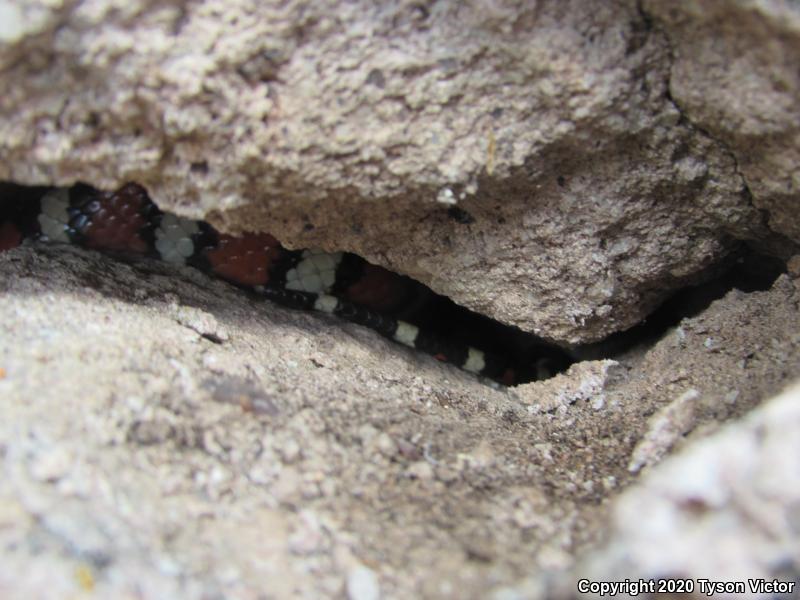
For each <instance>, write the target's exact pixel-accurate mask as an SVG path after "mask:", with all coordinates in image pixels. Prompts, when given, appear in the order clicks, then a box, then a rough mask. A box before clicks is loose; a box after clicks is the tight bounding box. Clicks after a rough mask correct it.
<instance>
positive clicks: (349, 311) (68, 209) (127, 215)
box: [0, 183, 537, 385]
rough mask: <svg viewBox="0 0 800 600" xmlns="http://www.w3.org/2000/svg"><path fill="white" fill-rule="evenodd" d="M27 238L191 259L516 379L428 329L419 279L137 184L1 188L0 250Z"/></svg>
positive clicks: (426, 295)
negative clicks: (181, 211) (294, 244)
mask: <svg viewBox="0 0 800 600" xmlns="http://www.w3.org/2000/svg"><path fill="white" fill-rule="evenodd" d="M29 238H30V239H37V240H43V241H50V242H61V243H69V244H76V245H79V246H82V247H84V248H89V249H93V250H97V251H101V252H106V253H112V254H115V255H131V256H145V257H152V258H155V259H159V260H163V261H167V262H170V263H176V264H186V265H190V266H193V267H196V268H198V269H200V270H202V271H204V272H206V273H208V274H210V275H212V276H216V277H220V278H222V279H225V280H227V281H228V282H230V283H232V284H234V285H236V286H238V287H241V288H245V289H247V290H249V291H250V292H252V293H254V294H257V295H258V296H260V297H263V298H266V299H269V300H271V301H274V302H276V303H278V304H281V305H284V306H288V307H292V308H296V309H303V310H315V311H319V312H323V313H328V314H333V315H336V316H337V317H340V318H342V319H345V320H347V321H350V322H353V323H357V324H359V325H363V326H366V327H369V328H371V329H373V330H375V331H377V332H378V333H380V334H381V335H383V336H385V337H387V338H389V339H392V340H394V341H395V342H398V343H400V344H403V345H405V346H409V347H412V348H415V349H417V350H420V351H423V352H425V353H427V354H430V355H432V356H433V357H435V358H436V359H438V360H440V361H443V362H448V363H451V364H453V365H456V366H457V367H460V368H462V369H464V370H466V371H469V372H471V373H475V374H477V375H480V376H483V377H488V378H490V379H492V380H494V381H497V382H500V383H503V384H506V385H511V384H514V383H517V382H518V381H519V380H520V378H519V369H518V368H517V367H515V365H514V364H513V361H511V360H509V359H508V358H507V357H504V356H501V355H500V354H498V353H494V352H488V351H484V350H481V349H478V348H476V347H474V346H472V345H469V344H465V343H463V342H460V341H457V340H452V339H448V337H447V336H443V335H441V334H438V333H435V332H432V331H430V330H429V329H428V328H427V327H426V326H425V319H424V318H420V315H424V314H425V311H426V310H427V309H428V306H429V305H430V302H431V298H434V297H435V295H434V294H433V293H432V292H431V291H430V290H429V289H428V288H426V287H425V286H423V285H422V284H420V283H418V282H416V281H414V280H412V279H410V278H408V277H405V276H402V275H398V274H397V273H393V272H392V271H389V270H387V269H384V268H383V267H380V266H377V265H373V264H371V263H369V262H367V261H366V260H364V259H363V258H361V257H359V256H357V255H355V254H351V253H347V252H325V251H322V250H314V249H306V250H289V249H287V248H285V247H283V246H282V245H281V244H280V242H278V240H277V239H276V238H275V237H273V236H272V235H269V234H267V233H245V234H243V235H239V236H232V235H228V234H225V233H221V232H219V231H217V230H216V229H214V227H212V226H211V225H209V224H208V223H205V222H203V221H195V220H191V219H186V218H183V217H179V216H176V215H173V214H170V213H166V212H162V211H161V210H159V208H158V207H157V206H156V204H155V203H154V202H153V201H152V200H151V199H150V197H149V195H148V194H147V191H146V190H145V189H144V188H143V187H142V186H140V185H138V184H135V183H128V184H126V185H124V186H122V187H121V188H120V189H118V190H116V191H113V192H103V191H100V190H97V189H94V188H92V187H90V186H86V185H76V186H73V187H71V188H49V189H45V190H43V192H42V193H41V195H39V196H38V197H34V198H30V197H26V198H21V197H20V198H16V197H14V195H13V194H8V193H2V194H0V251H4V250H9V249H11V248H14V247H15V246H18V245H20V244H21V243H22V242H23V241H24V240H25V239H29ZM535 378H537V377H535V376H533V377H532V376H530V375H527V376H525V377H524V380H530V379H535Z"/></svg>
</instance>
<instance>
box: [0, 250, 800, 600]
mask: <svg viewBox="0 0 800 600" xmlns="http://www.w3.org/2000/svg"><path fill="white" fill-rule="evenodd" d="M0 294H1V295H2V302H0V369H2V375H0V398H2V402H0V447H2V448H3V460H2V462H0V468H1V469H2V473H0V475H2V477H1V478H2V481H3V486H2V487H0V525H2V527H0V548H3V550H2V560H3V564H5V565H7V568H6V569H0V589H3V590H4V597H8V598H11V599H14V598H29V597H33V596H35V597H42V598H63V597H68V596H75V595H80V594H84V593H88V591H89V590H92V591H93V592H94V593H95V594H98V595H101V596H103V597H125V596H128V595H137V596H138V597H142V598H148V599H149V598H163V597H178V596H180V597H183V598H201V597H208V594H209V593H210V591H213V592H215V593H219V594H225V595H232V596H236V597H242V598H255V597H258V596H259V595H262V594H263V592H264V586H265V582H269V586H270V592H271V593H273V594H274V595H275V596H277V597H287V596H295V597H309V598H312V597H314V598H317V597H342V595H343V594H345V593H349V594H351V595H352V594H355V595H361V594H364V595H365V596H369V595H372V594H374V593H375V590H376V588H375V585H374V584H375V583H378V584H379V591H380V594H381V596H382V597H386V598H395V597H411V596H420V595H422V596H433V597H439V596H443V595H452V596H458V597H463V598H485V597H489V596H490V595H491V594H494V593H497V594H500V596H498V597H519V594H520V593H521V591H524V590H529V589H531V590H532V589H534V588H535V589H540V590H545V592H547V590H550V591H552V589H551V588H550V587H549V584H548V582H550V581H551V577H554V578H555V580H563V579H564V577H565V575H564V573H565V572H566V571H568V570H569V569H570V568H571V565H573V564H574V561H575V557H576V556H577V555H580V554H583V553H585V552H587V551H589V550H590V549H591V548H592V546H593V545H594V544H596V543H597V541H598V540H599V539H601V538H603V537H604V535H605V533H606V532H607V528H608V525H609V515H608V511H609V510H610V507H613V504H609V502H607V501H606V500H607V499H613V498H614V497H616V496H618V495H619V493H620V491H622V490H624V489H626V488H630V487H631V485H632V484H635V482H636V476H635V475H633V474H631V473H630V472H629V471H628V469H627V466H628V464H629V463H630V461H631V457H632V456H633V453H634V450H635V448H636V447H637V445H640V444H641V443H642V440H645V439H647V437H648V435H649V433H648V432H649V431H652V427H651V424H652V420H653V415H654V414H658V411H659V410H660V409H662V408H663V407H665V406H669V405H670V403H671V402H672V401H674V400H675V398H678V397H679V396H680V394H681V393H683V392H685V391H686V390H687V389H690V388H692V389H696V390H697V391H698V393H699V394H700V395H701V397H702V398H703V403H702V404H698V405H697V406H696V407H695V410H694V411H693V421H692V424H693V426H694V427H693V429H692V431H691V433H690V434H689V435H688V436H686V437H679V438H678V439H674V438H670V441H671V442H672V443H671V446H672V450H670V452H675V451H680V450H682V449H687V452H688V451H690V449H691V444H692V443H693V439H694V438H697V439H701V438H702V436H703V435H708V434H709V433H710V432H711V433H713V431H714V428H715V427H717V426H718V424H719V423H720V422H722V421H725V420H730V419H735V418H738V417H741V416H742V415H745V414H747V413H748V412H749V411H750V410H752V408H753V407H754V406H757V405H758V403H759V402H761V400H763V399H764V398H767V397H769V396H770V395H771V394H774V393H775V392H777V391H778V390H780V389H781V388H782V387H784V386H785V385H787V383H788V382H790V381H791V380H792V379H794V378H797V377H798V376H800V371H799V370H798V365H800V336H799V335H798V334H797V332H798V331H800V314H799V313H798V308H797V307H798V304H800V301H799V300H798V294H800V292H799V291H798V290H797V289H796V288H795V286H794V282H793V281H792V280H790V279H789V278H788V277H782V278H780V279H779V280H778V281H777V282H776V283H775V285H774V286H773V288H772V289H771V290H769V291H766V292H757V293H752V294H744V293H741V292H731V293H729V294H728V295H727V296H726V297H725V298H723V299H721V300H719V301H717V302H715V303H713V304H712V305H711V306H710V307H709V308H708V309H707V310H706V311H704V312H703V313H702V314H700V315H697V316H695V317H693V318H691V319H685V320H684V321H683V322H682V323H681V324H680V327H679V329H675V330H673V331H671V332H669V333H668V334H667V335H666V336H665V337H664V338H663V339H662V340H660V341H659V342H658V343H656V344H655V345H654V346H652V347H651V348H650V349H649V350H648V351H647V352H646V353H645V354H644V355H642V356H638V357H635V358H625V359H622V358H621V359H620V360H618V361H616V362H618V363H619V364H618V365H616V366H614V368H613V369H612V370H608V366H610V365H608V364H606V363H603V362H602V361H594V362H590V363H587V364H586V365H585V367H584V368H583V369H577V370H576V371H575V373H576V376H575V386H574V387H569V386H568V385H567V383H566V382H561V383H560V384H558V385H554V386H551V387H548V386H541V387H538V388H537V387H533V386H525V387H524V388H520V389H510V390H499V389H496V388H495V387H492V386H489V385H486V384H484V383H482V382H481V381H479V380H478V379H476V378H475V377H473V376H471V375H470V374H468V373H463V372H461V371H458V370H457V369H455V368H452V367H450V366H448V365H444V364H441V363H438V362H437V361H435V360H434V359H432V358H430V357H427V356H424V355H419V354H417V353H414V352H413V351H411V350H409V349H407V348H405V347H400V346H398V345H395V344H391V343H389V342H388V341H386V340H384V339H383V338H381V337H380V336H378V335H377V334H375V333H374V332H372V331H370V330H366V329H363V328H360V327H356V326H354V325H350V324H344V323H340V322H338V321H336V320H334V319H332V318H328V317H325V316H320V315H312V314H306V313H299V312H292V311H287V310H284V309H281V308H279V307H276V306H272V305H270V304H269V303H264V302H259V301H256V300H254V299H251V298H249V297H247V296H246V295H245V294H243V293H242V292H241V291H239V290H236V289H234V288H231V287H230V286H227V285H225V284H223V283H221V282H218V281H212V280H210V279H209V278H207V277H205V276H204V275H202V274H199V273H197V272H195V271H192V270H191V269H181V268H177V267H174V266H170V265H165V264H162V263H153V262H148V261H142V262H137V263H135V264H122V263H113V262H111V261H110V259H108V258H106V257H102V256H99V255H97V254H94V253H91V252H87V251H83V250H80V249H77V248H74V247H56V246H53V247H51V246H42V247H35V248H34V247H22V248H17V249H15V250H13V251H10V252H5V253H2V254H0ZM219 331H224V332H225V333H226V335H225V336H224V337H223V336H209V335H208V333H209V332H219ZM708 337H713V338H715V339H716V340H717V348H716V349H715V350H713V351H711V350H709V349H708V348H707V347H706V345H705V340H706V339H707V338H708ZM578 375H580V376H578ZM611 375H613V376H611ZM582 382H583V383H582ZM570 390H572V391H571V392H570ZM565 394H567V395H566V396H565ZM598 395H602V396H603V397H604V401H603V402H602V403H601V404H598V403H596V402H595V400H596V398H597V397H598ZM532 402H538V403H540V404H541V405H542V406H553V407H558V408H557V410H554V411H543V410H538V411H532V410H530V407H531V405H532ZM666 410H667V411H668V410H669V409H666ZM787 423H788V421H787ZM743 426H744V425H743ZM746 427H747V428H749V427H750V426H749V425H747V426H746ZM684 429H685V428H679V430H681V431H683V430H684ZM748 431H749V429H748ZM781 431H782V430H781ZM748 435H750V434H748ZM795 437H796V436H795ZM769 439H770V442H769V443H770V447H771V448H773V444H774V450H773V449H771V450H770V452H771V453H774V454H775V455H776V456H779V455H780V448H781V447H782V446H781V444H782V443H783V441H782V440H783V438H782V437H781V435H777V436H775V437H772V436H771V437H770V438H769ZM792 439H793V438H791V437H789V438H787V439H786V440H784V441H785V442H786V444H788V445H786V446H785V447H786V449H787V450H786V453H787V454H786V456H794V455H796V451H795V449H794V448H793V446H792V445H791V444H792ZM751 441H752V440H751ZM662 447H663V448H666V446H662ZM754 451H755V452H759V450H757V449H756V450H754ZM793 452H794V454H792V453H793ZM665 460H668V459H665ZM708 460H709V461H710V460H712V457H709V458H708ZM720 460H722V459H721V458H720ZM748 460H750V459H748ZM758 460H760V459H758ZM652 462H654V461H651V463H652ZM703 464H705V463H703ZM759 464H760V463H759ZM662 465H666V462H664V463H661V464H655V465H652V464H651V467H650V468H651V472H652V473H655V472H656V471H657V470H658V469H659V468H660V467H661V466H662ZM777 467H778V465H776V468H777ZM698 468H699V467H698ZM756 471H758V468H757V469H756ZM764 473H765V476H766V474H769V473H774V474H776V475H777V474H778V471H764ZM660 481H661V480H660ZM659 485H663V486H666V485H668V482H665V483H662V484H659ZM633 489H634V488H631V490H632V491H633ZM661 489H662V488H661V487H659V490H661ZM680 489H682V488H680ZM787 493H788V492H787ZM781 497H783V496H781ZM666 498H667V499H669V498H671V496H666ZM721 506H722V508H721V509H724V510H728V509H727V508H726V506H727V505H721ZM717 507H718V505H710V507H709V508H708V509H707V512H709V513H712V512H713V511H715V510H717ZM670 510H672V509H670ZM681 510H683V509H681ZM623 514H628V513H623ZM708 518H709V519H711V515H710V514H709V517H708ZM764 526H765V525H764ZM619 527H621V525H620V526H619ZM752 527H756V528H758V527H762V525H761V524H758V523H757V524H754V525H752ZM792 531H793V530H789V529H787V530H785V531H784V532H783V533H782V534H781V535H786V536H791V535H793V533H792ZM748 535H749V534H748ZM781 539H783V538H781ZM703 543H706V544H707V543H708V540H705V541H704V542H703ZM781 543H783V542H781ZM763 547H764V548H766V549H768V550H770V552H771V551H772V550H771V548H773V546H763ZM657 550H658V548H654V549H651V552H655V551H657ZM665 551H666V550H665ZM348 556H349V557H351V558H350V559H347V557H348ZM649 556H651V558H652V560H653V561H655V560H656V558H657V557H653V556H654V555H652V554H650V555H649ZM665 556H666V557H667V558H665V564H668V562H667V559H669V560H672V558H671V556H672V555H670V554H666V555H665ZM775 556H778V554H776V555H775ZM358 564H361V565H363V566H364V567H366V569H368V570H369V571H370V573H369V574H367V573H366V572H365V571H357V569H358V568H359V567H358ZM670 564H671V563H670ZM528 578H532V579H530V580H529V579H528ZM545 592H542V593H545ZM549 593H550V592H547V594H549ZM503 594H506V595H505V596H504V595H503ZM508 594H517V595H516V596H514V595H508ZM524 597H531V594H524ZM533 597H536V596H533ZM539 597H552V594H550V595H544V596H539Z"/></svg>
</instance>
